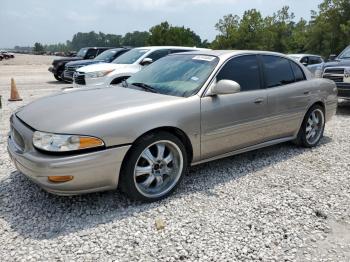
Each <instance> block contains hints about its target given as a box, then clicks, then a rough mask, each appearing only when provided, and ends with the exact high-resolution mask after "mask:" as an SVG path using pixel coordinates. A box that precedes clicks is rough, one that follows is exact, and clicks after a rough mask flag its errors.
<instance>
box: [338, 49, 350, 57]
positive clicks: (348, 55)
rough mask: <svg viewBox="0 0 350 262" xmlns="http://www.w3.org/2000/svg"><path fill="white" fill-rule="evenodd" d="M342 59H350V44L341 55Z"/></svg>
mask: <svg viewBox="0 0 350 262" xmlns="http://www.w3.org/2000/svg"><path fill="white" fill-rule="evenodd" d="M339 58H340V59H349V58H350V46H349V47H347V48H346V49H345V50H344V51H343V52H342V53H341V54H340V55H339Z"/></svg>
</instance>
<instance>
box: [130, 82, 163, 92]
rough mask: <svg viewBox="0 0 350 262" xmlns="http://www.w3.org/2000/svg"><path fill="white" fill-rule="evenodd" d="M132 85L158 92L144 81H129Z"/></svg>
mask: <svg viewBox="0 0 350 262" xmlns="http://www.w3.org/2000/svg"><path fill="white" fill-rule="evenodd" d="M131 84H132V85H133V86H138V87H141V88H143V89H144V90H146V91H149V92H152V93H159V92H158V91H157V90H156V89H155V88H154V87H152V86H150V85H147V84H145V83H131Z"/></svg>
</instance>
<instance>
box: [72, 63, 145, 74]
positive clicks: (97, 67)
mask: <svg viewBox="0 0 350 262" xmlns="http://www.w3.org/2000/svg"><path fill="white" fill-rule="evenodd" d="M135 67H139V65H137V64H136V65H135V64H131V65H128V64H114V63H99V64H94V65H88V66H84V67H81V68H79V72H83V73H91V72H97V71H104V70H125V71H129V70H130V69H133V68H135Z"/></svg>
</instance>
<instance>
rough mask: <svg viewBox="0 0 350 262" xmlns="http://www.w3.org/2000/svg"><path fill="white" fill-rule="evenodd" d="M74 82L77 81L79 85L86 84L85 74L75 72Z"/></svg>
mask: <svg viewBox="0 0 350 262" xmlns="http://www.w3.org/2000/svg"><path fill="white" fill-rule="evenodd" d="M74 83H76V84H78V85H86V82H85V74H81V73H75V74H74Z"/></svg>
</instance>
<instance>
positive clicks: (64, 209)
mask: <svg viewBox="0 0 350 262" xmlns="http://www.w3.org/2000/svg"><path fill="white" fill-rule="evenodd" d="M330 142H331V139H330V138H329V137H325V138H324V139H322V142H321V145H320V146H323V145H325V144H327V143H330ZM306 151H308V149H303V148H299V147H296V146H294V145H292V144H291V143H284V144H280V145H276V146H272V147H268V148H265V149H260V150H255V151H251V152H248V153H244V154H240V155H237V156H232V157H228V158H224V159H221V160H217V161H213V162H209V163H205V164H202V165H198V166H195V167H191V168H190V169H189V172H188V173H187V175H186V176H185V177H184V179H183V180H182V183H181V184H180V185H179V187H178V189H177V190H176V191H175V192H174V194H172V195H171V196H170V197H168V198H166V199H164V200H162V201H158V202H155V203H139V202H133V201H130V200H129V199H127V198H126V197H125V196H124V195H123V194H121V193H119V192H118V191H117V190H116V191H108V192H102V193H93V194H86V195H81V196H72V197H60V196H55V195H52V194H49V193H47V192H45V191H43V190H42V189H40V188H39V187H38V186H36V185H35V184H33V183H32V182H31V181H29V179H27V178H26V177H25V176H23V175H22V174H20V173H19V172H17V171H14V172H12V173H11V174H10V175H9V176H7V177H6V178H5V179H3V180H1V181H0V217H1V218H2V219H4V220H5V221H6V222H7V223H8V224H9V225H10V227H11V229H12V230H14V231H16V232H17V233H18V234H19V235H22V236H23V237H25V238H32V239H38V240H40V239H52V238H56V237H58V236H64V235H67V234H70V233H74V232H80V231H84V229H88V228H93V227H96V226H98V225H100V224H105V223H110V222H115V221H118V220H122V219H124V218H127V217H130V216H135V213H136V214H137V213H141V212H146V211H149V210H152V209H155V208H158V207H160V206H164V205H166V204H167V203H169V202H171V201H173V200H175V199H178V198H185V197H186V196H187V195H190V194H194V193H202V194H206V195H208V197H209V196H213V195H214V196H215V192H214V190H213V189H215V187H216V186H218V185H221V184H225V183H228V182H230V181H234V180H239V179H240V178H242V177H244V176H248V175H254V173H255V172H257V171H259V170H262V169H264V168H266V167H268V166H271V165H275V164H278V163H279V162H283V161H286V160H288V159H290V158H293V157H296V156H298V155H300V154H303V153H304V152H306ZM259 160H260V161H259ZM213 170H215V173H216V174H218V175H213ZM82 233H83V232H82Z"/></svg>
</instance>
